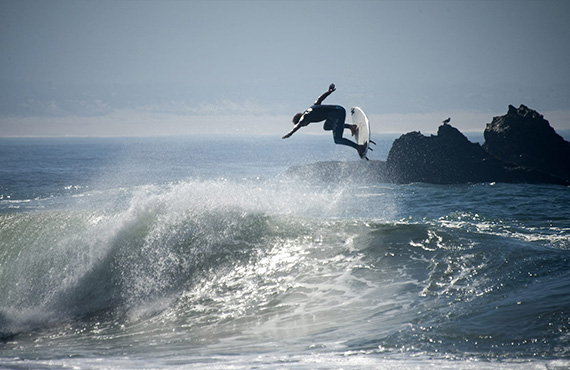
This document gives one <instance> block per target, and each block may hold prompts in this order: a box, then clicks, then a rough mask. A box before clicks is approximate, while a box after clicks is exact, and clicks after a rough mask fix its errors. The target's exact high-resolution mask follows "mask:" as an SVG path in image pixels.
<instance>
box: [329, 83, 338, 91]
mask: <svg viewBox="0 0 570 370" xmlns="http://www.w3.org/2000/svg"><path fill="white" fill-rule="evenodd" d="M335 90H336V87H335V86H334V84H330V85H329V92H333V91H335Z"/></svg>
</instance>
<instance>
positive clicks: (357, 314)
mask: <svg viewBox="0 0 570 370" xmlns="http://www.w3.org/2000/svg"><path fill="white" fill-rule="evenodd" d="M377 136H378V137H376V138H375V141H376V142H377V143H378V147H377V148H376V149H375V151H374V152H373V153H371V155H370V157H371V159H382V160H385V159H386V156H387V153H388V150H389V148H390V145H391V143H392V141H393V139H394V138H395V137H396V136H394V135H377ZM475 139H476V138H475ZM326 160H339V161H356V160H358V159H357V158H356V153H355V152H354V150H352V149H351V148H345V147H341V146H336V145H334V144H333V142H332V138H330V137H329V136H328V135H322V136H321V135H306V136H303V135H301V136H299V137H295V138H294V139H290V140H288V141H287V140H281V139H280V138H279V137H257V138H243V137H217V138H213V139H212V138H208V137H201V136H197V137H182V138H144V139H143V138H140V139H80V138H66V139H0V368H6V369H26V368H30V369H68V368H76V369H77V368H78V369H155V368H167V369H218V368H219V369H226V368H228V369H229V368H231V369H249V368H267V369H330V368H343V369H363V368H366V369H368V368H370V369H372V368H383V369H409V368H416V369H428V368H429V369H431V368H434V367H438V368H442V369H487V368H488V369H491V368H492V369H519V368H523V369H565V368H568V367H569V366H570V207H568V205H569V204H570V189H569V188H568V187H564V186H553V185H528V184H501V183H481V184H464V185H445V186H442V185H430V184H421V183H417V184H408V185H401V184H383V183H367V182H364V181H359V179H345V181H342V182H332V183H327V182H322V181H319V180H315V179H311V178H310V177H309V178H307V177H304V178H298V177H295V176H291V175H290V172H288V171H287V170H288V168H290V167H291V166H294V165H302V164H311V163H315V162H318V161H326Z"/></svg>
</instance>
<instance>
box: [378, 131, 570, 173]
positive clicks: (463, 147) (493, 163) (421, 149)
mask: <svg viewBox="0 0 570 370" xmlns="http://www.w3.org/2000/svg"><path fill="white" fill-rule="evenodd" d="M386 169H387V175H388V176H389V178H391V179H392V180H393V181H395V182H397V183H410V182H426V183H432V184H461V183H473V182H527V183H554V184H567V182H566V181H564V180H562V179H559V178H556V177H555V176H552V175H549V174H546V173H542V172H540V171H537V170H534V169H528V168H522V167H520V166H516V165H512V164H509V163H506V162H504V161H502V160H500V159H497V158H495V157H493V156H491V155H490V154H489V153H487V152H486V151H485V150H483V148H482V147H481V145H479V144H476V143H472V142H470V141H469V140H468V139H467V138H466V137H465V136H464V135H463V134H462V133H461V132H459V130H457V129H456V128H455V127H452V126H451V125H449V124H443V125H441V126H440V127H439V129H438V132H437V135H435V136H434V135H431V136H429V137H428V136H424V135H422V134H421V133H419V132H410V133H408V134H405V135H402V136H401V137H400V138H398V139H396V140H395V141H394V143H393V144H392V148H391V149H390V152H389V154H388V159H387V161H386Z"/></svg>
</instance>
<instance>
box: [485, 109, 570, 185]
mask: <svg viewBox="0 0 570 370" xmlns="http://www.w3.org/2000/svg"><path fill="white" fill-rule="evenodd" d="M484 135H485V144H484V145H483V148H484V149H485V150H486V151H487V152H489V153H491V154H493V155H494V156H496V157H497V158H499V159H502V160H503V161H505V162H510V163H514V164H516V165H519V166H522V167H526V168H531V169H535V170H540V171H543V172H546V173H549V174H552V175H554V176H557V177H560V178H562V179H565V180H567V181H570V143H569V142H567V141H565V140H564V139H563V138H562V137H561V136H560V135H558V134H557V133H556V132H555V131H554V129H553V128H552V127H551V126H550V123H549V122H548V121H547V120H545V119H544V117H543V116H542V115H541V114H539V113H537V112H536V111H534V110H532V109H529V108H527V107H525V106H524V105H521V106H520V107H519V108H518V109H516V108H515V107H513V106H512V105H509V111H508V112H507V114H506V115H504V116H499V117H494V118H493V121H492V122H491V123H488V124H487V127H486V128H485V132H484Z"/></svg>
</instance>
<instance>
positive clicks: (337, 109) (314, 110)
mask: <svg viewBox="0 0 570 370" xmlns="http://www.w3.org/2000/svg"><path fill="white" fill-rule="evenodd" d="M345 118H346V110H345V109H344V108H343V107H341V106H340V105H322V104H316V105H312V106H311V107H310V108H309V109H307V110H306V111H305V112H304V113H303V117H302V118H301V120H302V121H303V122H307V123H310V122H321V121H325V123H324V125H323V129H324V130H325V131H332V132H333V139H334V142H335V144H341V145H348V146H350V147H353V148H357V145H356V143H355V142H353V141H350V140H348V139H345V138H343V137H342V134H343V132H344V129H345V128H350V126H349V125H347V124H345V123H344V119H345Z"/></svg>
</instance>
